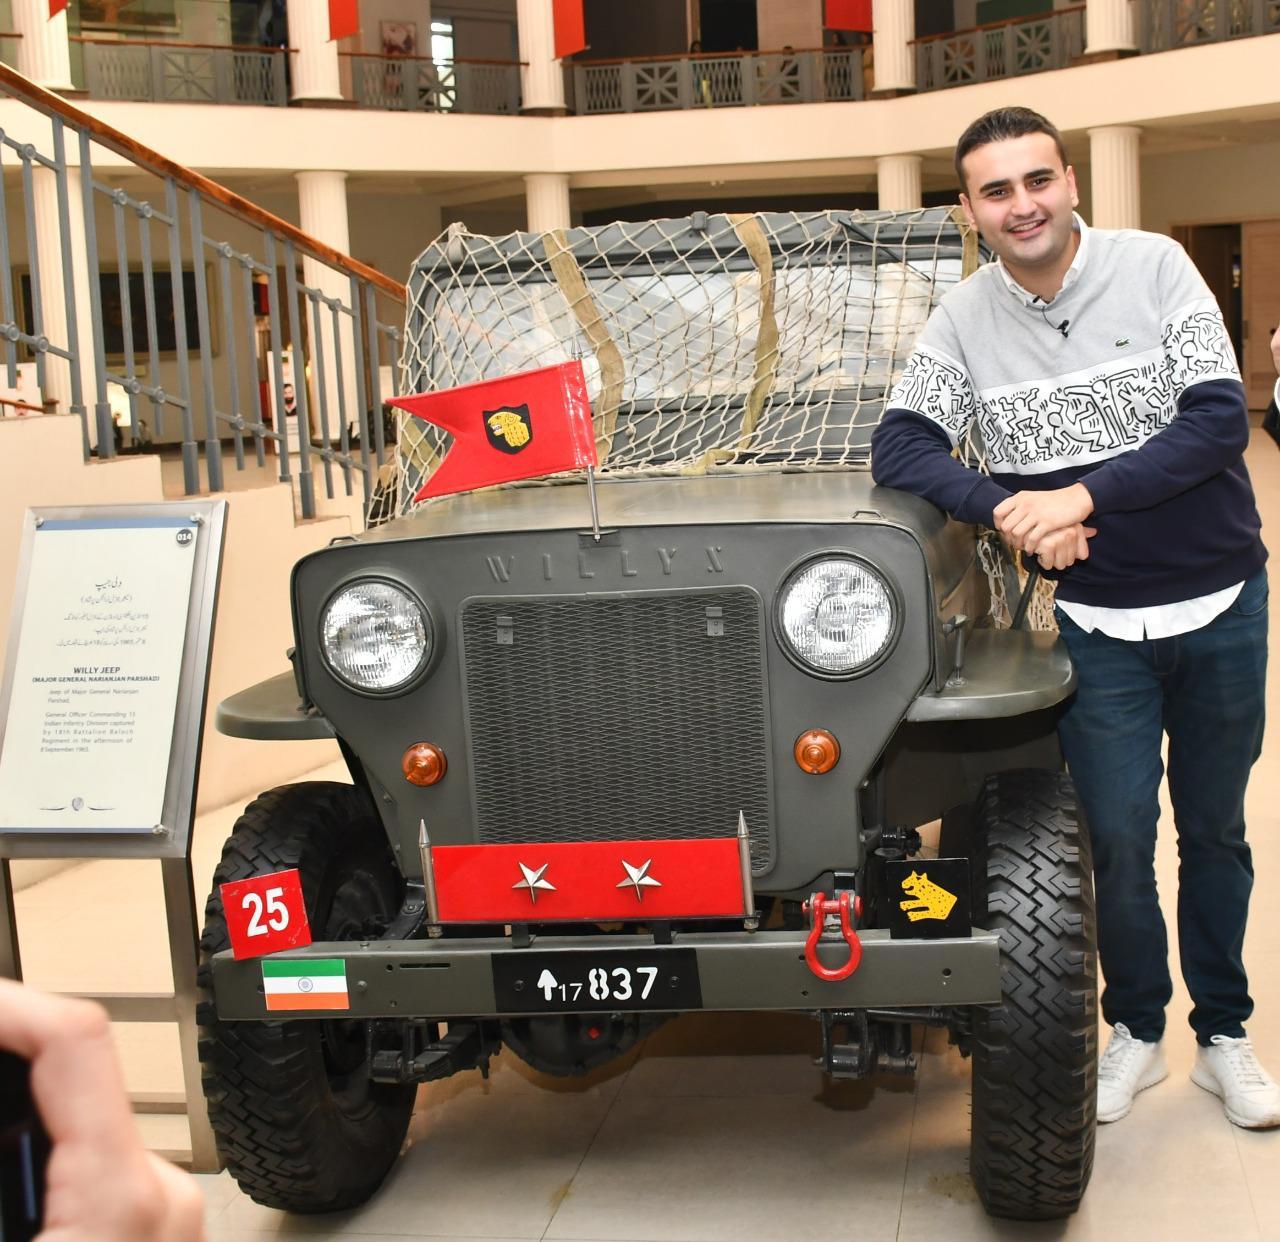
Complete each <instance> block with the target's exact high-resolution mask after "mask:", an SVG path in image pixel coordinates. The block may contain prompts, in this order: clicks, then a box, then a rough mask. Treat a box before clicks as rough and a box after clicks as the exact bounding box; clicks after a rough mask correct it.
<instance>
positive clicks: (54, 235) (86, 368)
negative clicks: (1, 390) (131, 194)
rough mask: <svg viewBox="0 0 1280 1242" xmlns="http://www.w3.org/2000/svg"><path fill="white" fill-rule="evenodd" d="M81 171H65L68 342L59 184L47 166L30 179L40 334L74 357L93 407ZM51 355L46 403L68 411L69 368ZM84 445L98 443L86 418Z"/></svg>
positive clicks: (82, 390)
mask: <svg viewBox="0 0 1280 1242" xmlns="http://www.w3.org/2000/svg"><path fill="white" fill-rule="evenodd" d="M80 187H81V182H80V170H79V169H78V168H68V169H67V208H68V213H67V221H68V226H69V228H68V231H69V233H70V240H71V272H72V287H73V290H74V292H73V294H72V296H73V298H74V300H75V309H76V340H74V341H72V340H71V338H70V329H69V326H68V323H67V293H66V285H65V283H64V281H63V278H62V273H63V265H62V233H61V230H60V229H59V227H58V216H59V212H58V183H57V179H56V177H55V174H54V173H53V171H52V170H50V169H47V168H40V169H36V170H35V173H34V175H33V177H32V191H33V193H32V209H33V211H34V214H35V218H36V246H37V248H38V249H37V253H38V254H39V256H40V310H41V315H42V319H43V332H44V335H45V336H46V337H48V338H49V343H50V344H51V345H56V346H58V347H59V348H60V349H66V350H68V352H70V353H74V354H75V355H76V362H75V363H74V365H75V367H76V370H77V372H78V374H79V375H80V385H81V387H80V400H81V403H82V404H83V405H84V406H85V407H87V408H88V409H89V410H90V411H92V409H93V403H94V400H95V396H94V387H93V385H94V376H93V322H92V318H91V316H90V314H89V269H88V266H87V263H86V260H85V240H84V206H83V200H82V199H81V188H80ZM72 365H73V364H71V363H68V362H66V361H65V360H64V359H62V358H59V357H58V356H57V355H56V354H46V355H45V387H44V392H43V393H42V394H41V395H42V396H43V397H44V399H45V400H51V401H55V402H56V403H57V412H58V413H59V414H67V413H70V412H71V403H72V388H71V366H72ZM87 425H88V429H89V444H90V447H93V445H94V444H96V443H97V427H96V426H95V425H94V420H93V419H92V418H89V419H88V420H87Z"/></svg>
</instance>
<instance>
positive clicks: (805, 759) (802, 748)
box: [795, 729, 840, 776]
mask: <svg viewBox="0 0 1280 1242" xmlns="http://www.w3.org/2000/svg"><path fill="white" fill-rule="evenodd" d="M795 756H796V762H797V763H798V764H799V765H800V767H801V768H802V769H803V770H804V771H806V772H808V773H809V774H810V775H811V776H821V775H822V774H823V773H824V772H830V771H831V769H832V768H834V767H835V766H836V764H837V763H839V762H840V743H839V742H837V741H836V737H835V734H834V733H828V732H827V731H826V729H810V730H809V731H808V732H807V733H802V734H800V736H799V737H798V738H796V749H795Z"/></svg>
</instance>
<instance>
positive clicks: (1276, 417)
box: [1262, 328, 1280, 445]
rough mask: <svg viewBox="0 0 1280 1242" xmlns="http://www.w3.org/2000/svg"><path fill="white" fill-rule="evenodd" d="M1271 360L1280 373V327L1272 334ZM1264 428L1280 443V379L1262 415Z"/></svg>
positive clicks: (1279, 373) (1278, 373)
mask: <svg viewBox="0 0 1280 1242" xmlns="http://www.w3.org/2000/svg"><path fill="white" fill-rule="evenodd" d="M1271 362H1272V365H1273V366H1274V367H1275V369H1276V374H1277V375H1280V328H1277V329H1276V330H1275V331H1274V332H1273V333H1272V334H1271ZM1262 430H1263V431H1265V432H1266V433H1267V435H1269V436H1270V437H1271V438H1272V439H1273V440H1274V441H1275V442H1276V444H1278V445H1280V379H1278V380H1276V387H1275V391H1274V392H1273V393H1272V394H1271V404H1270V405H1269V406H1267V412H1266V413H1265V414H1264V415H1263V416H1262Z"/></svg>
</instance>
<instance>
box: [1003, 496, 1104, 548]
mask: <svg viewBox="0 0 1280 1242" xmlns="http://www.w3.org/2000/svg"><path fill="white" fill-rule="evenodd" d="M1092 512H1093V497H1092V496H1090V495H1089V491H1088V489H1087V488H1086V487H1085V485H1084V484H1083V483H1073V484H1072V485H1071V486H1070V487H1062V488H1058V489H1057V490H1056V491H1052V492H1016V493H1015V494H1014V495H1012V496H1010V497H1009V499H1008V500H1002V501H1001V502H1000V503H999V504H998V505H997V506H996V508H995V519H996V528H997V529H998V530H999V531H1000V533H1001V534H1002V535H1004V536H1005V538H1006V539H1008V541H1009V542H1010V543H1011V544H1012V545H1013V546H1014V547H1015V548H1017V549H1018V550H1019V551H1021V552H1030V553H1032V554H1035V553H1037V552H1039V551H1040V541H1041V540H1042V539H1043V538H1044V537H1045V536H1046V535H1052V534H1056V533H1057V532H1058V531H1061V530H1064V529H1066V528H1067V527H1070V526H1078V525H1079V524H1080V523H1081V522H1083V521H1084V520H1085V518H1087V517H1088V516H1089V514H1091V513H1092Z"/></svg>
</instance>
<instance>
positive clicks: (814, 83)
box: [573, 48, 863, 115]
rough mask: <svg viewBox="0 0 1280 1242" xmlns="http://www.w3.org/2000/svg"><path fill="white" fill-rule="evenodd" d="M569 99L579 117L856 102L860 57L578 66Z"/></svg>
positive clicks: (737, 57)
mask: <svg viewBox="0 0 1280 1242" xmlns="http://www.w3.org/2000/svg"><path fill="white" fill-rule="evenodd" d="M573 94H574V102H575V106H576V110H577V111H578V113H579V114H580V115H590V114H593V113H600V112H658V111H670V110H674V109H679V108H733V107H749V106H751V105H754V104H790V103H820V102H824V101H828V102H829V101H847V100H857V99H862V98H863V79H862V49H861V48H835V49H818V50H805V51H791V50H783V51H779V52H740V53H734V54H732V55H720V56H716V55H700V56H658V57H653V58H650V59H636V60H609V61H603V60H602V61H578V62H576V63H575V64H574V66H573Z"/></svg>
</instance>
